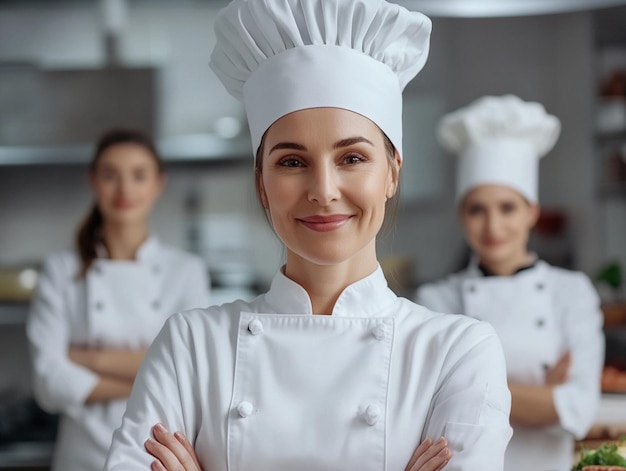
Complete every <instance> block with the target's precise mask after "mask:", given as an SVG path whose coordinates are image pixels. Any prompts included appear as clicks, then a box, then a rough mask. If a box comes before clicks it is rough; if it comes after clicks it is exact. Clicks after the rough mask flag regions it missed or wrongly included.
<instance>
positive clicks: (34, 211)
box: [0, 0, 626, 391]
mask: <svg viewBox="0 0 626 471" xmlns="http://www.w3.org/2000/svg"><path fill="white" fill-rule="evenodd" d="M103 3H106V2H96V1H85V0H82V1H69V0H66V1H57V0H55V1H47V2H44V1H29V0H21V1H0V268H1V267H5V268H6V269H12V268H13V267H20V266H28V265H33V266H36V265H37V264H38V263H40V262H41V260H42V259H43V257H45V256H46V254H48V253H49V252H51V251H55V250H59V249H64V248H67V247H69V246H71V244H72V238H73V235H74V229H75V227H76V226H77V224H78V222H79V221H80V219H81V218H82V216H83V215H84V214H85V212H86V211H87V209H88V207H89V206H90V204H91V197H90V192H89V189H88V186H87V181H86V177H85V173H86V162H87V161H88V160H89V158H90V154H89V144H90V143H91V142H92V141H93V139H95V137H96V133H95V132H92V130H94V129H97V127H98V126H99V122H98V119H100V117H102V116H108V117H109V118H106V119H110V116H114V115H115V109H117V110H118V111H119V112H120V116H125V117H126V118H121V119H130V118H129V116H131V115H132V119H134V120H135V121H136V123H137V124H140V125H143V126H144V127H150V130H152V131H153V132H154V135H155V136H156V137H157V139H158V141H159V143H160V145H161V148H162V149H164V150H165V151H166V152H165V156H166V158H167V170H168V185H167V188H166V190H165V192H164V194H163V196H162V198H161V200H160V202H159V203H158V206H157V208H156V212H155V214H154V218H153V227H154V231H155V232H156V233H157V234H158V236H159V237H160V238H161V239H163V240H164V241H166V242H168V243H171V244H174V245H176V246H179V247H182V248H185V249H188V250H193V251H196V252H199V253H201V254H202V255H203V256H204V257H205V258H206V259H207V263H208V264H209V266H210V267H211V268H212V271H211V274H212V276H213V279H214V283H215V285H216V286H215V287H216V289H217V290H216V293H218V294H219V293H221V295H222V296H228V295H230V294H231V293H233V292H234V291H233V290H235V289H239V290H240V292H241V293H243V294H244V295H248V294H253V293H254V292H255V291H256V290H258V289H261V288H263V287H264V286H266V285H267V284H268V283H269V281H270V279H271V277H272V276H273V274H274V273H275V271H276V270H277V268H278V267H279V265H280V261H281V257H282V250H281V247H280V244H279V243H278V241H277V239H276V238H275V237H274V236H273V234H272V233H271V231H270V230H269V228H268V226H267V224H266V222H265V220H264V218H263V216H262V213H261V210H260V207H259V205H258V203H257V201H256V198H255V195H254V185H253V178H252V177H253V172H252V166H253V162H252V151H251V149H250V146H249V142H248V138H247V134H246V123H245V117H244V113H243V110H242V108H241V106H240V105H239V104H238V102H236V101H235V100H234V99H233V98H231V97H230V96H229V95H227V93H226V92H225V91H224V90H223V88H222V86H221V85H220V84H219V83H218V80H217V78H216V77H215V76H214V75H213V73H212V72H211V71H210V69H209V68H208V60H209V55H210V51H211V49H212V45H213V43H214V37H213V32H212V29H213V21H214V19H215V15H216V13H217V11H218V9H219V8H220V6H221V5H222V4H223V2H219V1H200V0H197V1H193V0H181V1H164V0H159V1H145V0H144V1H141V0H136V1H127V2H126V3H121V2H114V3H116V4H118V5H117V7H119V6H120V5H121V6H122V7H124V8H122V10H119V9H116V7H115V5H114V9H113V11H108V13H107V10H106V8H104V9H103ZM416 3H419V2H416ZM422 3H423V4H424V5H428V2H427V1H424V2H422ZM437 3H439V4H440V5H443V2H441V0H433V1H432V2H430V4H431V5H435V4H437ZM457 3H458V2H457ZM478 3H481V2H478ZM512 3H516V2H512ZM544 3H545V4H549V3H550V2H547V1H546V2H544ZM555 3H559V2H555ZM562 3H563V4H566V5H567V4H568V3H569V4H570V5H574V4H576V2H562ZM597 3H598V4H601V3H603V2H601V1H599V2H597ZM605 3H613V4H617V3H626V2H605ZM567 8H569V7H567ZM570 9H571V8H570ZM424 11H425V12H427V13H428V10H427V9H426V8H424ZM107 15H108V16H107ZM433 20H434V27H433V36H432V44H431V55H430V58H429V60H428V63H427V65H426V67H425V69H424V71H423V72H422V73H421V74H420V75H418V77H417V78H416V79H415V80H414V81H413V82H412V83H410V84H409V86H408V87H407V90H406V92H405V164H404V167H405V168H404V171H403V181H402V188H401V192H402V198H401V206H400V210H399V212H398V214H397V221H396V227H395V230H394V232H393V233H392V234H391V235H389V236H387V237H386V238H384V239H382V240H381V241H380V254H381V256H382V257H383V258H384V259H385V262H386V266H387V267H389V270H390V271H393V273H394V274H393V277H392V281H393V284H394V286H396V287H397V288H398V289H399V290H403V291H404V293H405V294H406V293H410V292H411V290H412V289H413V288H414V287H415V286H416V285H417V284H418V283H421V282H423V281H428V280H432V279H436V278H439V277H441V276H443V275H445V274H446V273H448V272H450V271H452V270H456V269H458V268H459V267H460V264H461V263H462V260H463V259H464V257H465V256H466V248H465V245H464V242H463V238H462V233H461V230H460V227H459V225H458V223H457V218H456V213H455V209H454V206H453V188H454V185H453V182H454V171H453V169H454V159H453V158H452V157H450V156H447V155H446V154H445V153H444V152H443V151H442V150H441V149H440V148H439V146H438V145H437V143H436V141H435V138H434V130H435V125H436V122H437V120H438V119H439V117H441V116H442V115H443V114H444V113H445V112H447V111H449V110H451V109H454V108H457V107H459V106H462V105H465V104H467V103H468V102H470V101H472V100H474V99H476V98H478V97H480V96H482V95H484V94H496V95H498V94H505V93H514V94H517V95H519V96H520V97H522V98H524V99H527V100H536V101H539V102H541V103H543V104H544V105H545V107H546V108H547V110H548V111H549V112H551V113H553V114H555V115H557V116H558V117H560V119H561V121H562V124H563V132H562V135H561V138H560V140H559V142H558V144H557V145H556V147H555V149H554V150H553V151H552V152H551V153H550V154H549V155H548V157H547V158H545V159H543V160H542V162H541V170H540V196H541V201H542V204H543V206H544V207H545V208H546V209H547V210H548V211H547V213H546V216H547V217H546V222H545V228H546V229H545V230H544V231H543V233H538V234H536V235H535V236H534V239H533V246H534V247H536V249H537V250H538V252H539V254H540V255H541V256H544V257H545V258H547V259H548V260H550V261H554V262H555V263H558V264H562V265H567V266H569V267H572V268H576V269H581V270H583V271H585V272H586V273H587V274H589V275H590V276H592V277H594V276H595V275H596V274H597V273H598V271H599V270H600V269H601V268H602V267H603V266H605V265H606V264H607V263H610V262H612V261H619V262H620V263H621V265H622V266H623V267H626V182H625V181H626V170H624V175H622V176H621V177H620V178H622V181H621V183H620V181H619V180H620V178H618V177H616V174H614V173H611V172H613V170H610V169H614V168H615V167H610V166H608V165H609V163H608V162H609V160H608V158H607V146H608V147H611V146H614V147H615V148H616V149H618V150H619V149H620V148H621V147H623V146H624V145H625V143H626V107H625V108H624V110H622V111H620V110H621V108H620V106H621V107H624V103H623V102H624V100H626V98H625V97H622V99H621V102H620V99H615V100H612V103H611V105H610V106H609V107H608V108H607V107H606V102H607V101H606V99H605V98H602V97H600V96H599V88H600V85H601V83H602V82H603V81H605V80H607V79H608V77H609V75H610V74H611V73H612V72H615V71H619V70H622V71H624V70H626V7H614V8H602V9H598V10H596V11H585V10H583V11H566V12H561V13H550V14H544V15H523V16H516V17H481V18H459V17H454V16H447V17H439V16H434V17H433ZM107 31H108V33H109V35H108V38H109V39H108V45H109V49H108V51H109V52H108V54H107V52H106V47H105V44H106V43H107V41H105V36H106V35H105V33H106V32H107ZM138 69H141V70H143V71H144V72H143V73H144V78H143V79H141V80H144V82H141V81H140V82H139V85H137V87H138V88H135V89H133V90H131V91H130V92H124V91H122V90H121V89H118V90H116V89H115V87H113V86H111V85H110V84H111V83H115V80H118V79H111V80H109V81H107V80H108V79H105V78H102V79H101V80H103V81H102V84H103V85H102V87H101V88H98V89H97V90H99V91H98V92H97V93H93V92H92V91H90V90H93V88H91V89H90V88H88V87H87V88H86V89H85V90H83V91H82V92H81V91H80V89H79V88H80V87H77V89H76V95H75V97H76V98H75V102H71V100H72V95H69V100H70V101H68V100H67V99H66V97H65V96H64V97H63V100H60V99H59V97H55V96H52V95H50V94H49V93H40V92H41V90H46V89H45V88H41V84H40V82H37V80H40V78H38V79H37V80H35V79H33V78H32V77H35V76H36V77H39V75H37V74H42V73H45V72H50V73H51V74H54V73H55V72H59V71H61V70H65V71H68V70H69V71H78V70H82V71H87V74H89V73H92V74H93V72H94V71H95V70H99V71H100V72H101V75H102V77H105V76H106V75H107V74H109V75H111V76H114V75H115V74H116V73H118V74H119V73H120V70H125V71H129V70H130V71H132V70H135V71H136V72H137V75H138V76H139V75H141V74H142V72H140V71H138ZM116 71H117V72H116ZM16 74H17V75H16ZM19 74H25V75H23V76H24V77H31V79H28V80H21V81H18V82H16V81H15V77H20V75H19ZM29 74H30V75H29ZM44 75H45V74H44ZM29 80H31V82H29ZM90 80H92V83H98V82H97V81H98V80H100V79H97V78H96V79H94V78H93V77H92V78H91V79H90ZM93 80H95V81H96V82H93ZM105 82H106V83H105ZM16 83H17V84H19V86H18V87H17V88H10V87H9V85H10V84H11V86H14V85H15V84H16ZM142 83H143V85H141V84H142ZM37 84H39V85H37ZM107 84H108V85H107ZM28 87H31V88H30V89H29V88H28ZM37 87H39V88H37ZM151 87H152V88H151ZM58 88H59V89H62V87H58ZM51 89H54V88H51ZM29 90H32V93H31V92H30V91H29ZM130 93H134V94H135V95H130ZM120 97H121V98H120ZM133 97H134V98H136V100H137V101H138V102H139V104H140V105H143V107H144V108H143V112H142V111H141V110H139V111H138V110H136V109H132V108H133V106H132V103H133V99H134V98H133ZM140 100H141V101H140ZM615 102H617V103H618V105H617V107H615V106H614V103H615ZM619 103H621V105H619ZM135 105H137V103H135ZM607 110H608V111H607ZM616 110H617V111H616ZM133 113H135V114H133ZM146 113H147V115H146ZM603 113H604V114H603ZM620 113H623V115H624V117H623V122H622V118H621V116H622V114H620ZM607 123H608V124H607ZM598 126H605V127H604V128H603V129H604V130H605V131H608V132H609V133H610V138H606V137H603V135H602V134H601V133H600V132H599V129H598ZM611 126H614V127H613V128H611ZM621 126H623V129H622V128H621ZM238 127H241V130H240V131H238ZM620 129H621V131H620ZM622 152H623V154H625V155H626V149H623V150H622ZM624 162H626V159H624ZM623 165H624V166H626V163H623ZM607 168H608V169H609V170H608V171H607ZM610 180H617V181H612V182H611V181H610ZM609 184H610V185H609ZM549 216H552V218H553V219H550V217H549ZM563 216H565V218H566V225H565V226H564V228H563V226H561V225H560V224H558V223H557V224H556V226H553V225H551V224H550V222H551V221H552V222H554V220H556V221H557V222H558V221H562V218H563ZM555 227H556V229H554V228H555ZM552 229H554V230H552ZM621 294H622V296H623V295H624V292H623V289H622V293H621ZM3 312H4V311H3V310H2V309H0V391H2V390H3V389H6V388H9V387H10V388H14V389H15V388H17V389H19V390H23V391H28V390H29V387H30V386H29V383H30V380H29V377H28V359H27V351H26V344H25V339H24V335H23V323H22V322H21V321H20V319H19V318H17V319H16V317H15V316H10V317H8V318H6V319H5V320H3V317H2V316H3V314H2V313H3Z"/></svg>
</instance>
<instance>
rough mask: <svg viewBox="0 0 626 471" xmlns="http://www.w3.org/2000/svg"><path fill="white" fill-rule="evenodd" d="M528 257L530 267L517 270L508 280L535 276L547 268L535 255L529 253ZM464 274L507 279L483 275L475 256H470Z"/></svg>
mask: <svg viewBox="0 0 626 471" xmlns="http://www.w3.org/2000/svg"><path fill="white" fill-rule="evenodd" d="M530 256H531V257H530V261H531V265H530V266H528V267H524V268H522V269H520V270H518V271H517V272H515V273H514V274H513V275H511V276H510V278H513V277H516V276H520V275H528V276H535V275H537V274H541V273H543V272H544V271H545V267H546V266H547V264H546V262H544V261H543V260H541V259H540V258H539V257H537V254H536V253H534V252H531V253H530ZM466 273H467V275H468V276H469V277H470V278H509V277H505V276H497V275H485V273H484V272H483V271H482V270H481V268H480V266H479V263H478V257H476V256H475V255H472V258H471V259H470V263H469V265H468V267H467V270H466Z"/></svg>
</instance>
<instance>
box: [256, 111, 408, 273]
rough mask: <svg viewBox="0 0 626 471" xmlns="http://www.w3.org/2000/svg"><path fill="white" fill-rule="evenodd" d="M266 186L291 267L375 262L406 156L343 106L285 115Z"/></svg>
mask: <svg viewBox="0 0 626 471" xmlns="http://www.w3.org/2000/svg"><path fill="white" fill-rule="evenodd" d="M259 157H260V158H261V159H262V160H261V162H259V163H258V165H257V171H258V172H259V175H258V178H259V181H258V187H259V193H260V198H261V201H262V203H263V206H264V207H265V208H266V209H267V210H268V212H269V216H270V219H271V221H272V225H273V227H274V230H275V231H276V233H277V234H278V236H279V237H280V239H281V240H282V242H283V243H284V244H285V246H286V248H287V269H289V266H290V264H291V265H293V264H300V263H312V264H315V265H323V266H329V265H337V264H342V263H354V264H356V265H359V266H368V268H365V269H366V270H371V269H372V268H373V267H375V266H376V265H375V264H376V263H377V261H376V249H375V239H376V234H377V233H378V231H379V229H380V227H381V225H382V223H383V219H384V215H385V204H386V202H387V200H388V199H389V198H391V197H392V196H393V195H394V193H395V191H396V188H397V183H398V170H399V168H400V159H399V157H398V156H397V154H395V155H394V156H393V157H392V158H390V156H389V150H388V145H386V143H385V137H384V135H383V133H382V132H381V131H380V129H379V128H378V127H377V126H376V125H375V124H374V123H372V122H371V121H370V120H369V119H367V118H364V117H363V116H361V115H358V114H356V113H353V112H350V111H346V110H343V109H338V108H313V109H306V110H301V111H296V112H294V113H290V114H288V115H286V116H283V117H282V118H280V119H279V120H277V121H276V122H275V123H274V124H272V126H271V127H270V128H269V129H268V131H267V133H266V135H265V137H264V141H263V144H262V151H261V152H260V155H259Z"/></svg>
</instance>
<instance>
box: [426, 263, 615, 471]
mask: <svg viewBox="0 0 626 471" xmlns="http://www.w3.org/2000/svg"><path fill="white" fill-rule="evenodd" d="M417 302H418V303H420V304H423V305H424V306H426V307H428V308H430V309H436V310H440V311H443V312H455V313H463V314H467V315H468V316H471V317H473V318H476V319H480V320H484V321H487V322H489V323H490V324H492V325H493V326H494V328H495V329H496V332H497V333H498V335H499V336H500V340H501V341H502V345H503V347H504V354H505V356H506V363H507V374H508V378H509V381H510V382H511V383H518V384H527V385H541V384H545V371H546V369H548V368H549V367H551V366H553V365H554V364H556V362H557V361H558V359H559V358H560V357H561V356H562V355H563V354H564V353H565V352H567V351H570V352H571V353H572V364H571V367H570V371H569V378H568V380H567V382H566V383H564V384H562V385H560V386H557V387H556V388H555V389H554V404H555V407H556V410H557V413H558V416H559V424H558V425H555V426H551V427H546V428H542V429H540V428H525V427H521V426H516V425H515V424H514V427H513V438H512V439H511V443H510V444H509V448H508V449H507V452H506V456H505V468H504V469H505V470H506V471H531V470H532V471H569V470H570V469H571V467H572V460H573V455H574V439H575V438H578V439H581V438H583V437H584V436H585V434H586V433H587V431H588V430H589V428H590V426H591V425H592V422H593V419H594V417H595V414H596V411H597V407H598V404H599V400H600V374H601V370H602V365H603V363H604V336H603V334H602V314H601V312H600V308H599V299H598V296H597V294H596V292H595V290H594V288H593V286H592V284H591V282H590V281H589V279H588V278H587V276H585V275H584V274H583V273H580V272H573V271H569V270H564V269H561V268H556V267H553V266H550V265H548V264H547V263H545V262H544V261H541V260H539V261H537V262H536V263H535V265H534V266H533V267H532V268H528V269H525V270H522V271H520V272H518V273H517V274H515V275H513V276H506V277H499V276H483V274H482V273H481V271H480V269H479V268H478V266H477V264H476V262H475V261H472V262H471V263H470V266H469V267H468V268H467V269H466V270H464V271H462V272H460V273H457V274H454V275H451V276H449V277H447V278H446V279H444V280H442V281H440V282H437V283H433V284H427V285H424V286H423V287H421V288H420V289H419V290H418V293H417Z"/></svg>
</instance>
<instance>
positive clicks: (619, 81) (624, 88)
mask: <svg viewBox="0 0 626 471" xmlns="http://www.w3.org/2000/svg"><path fill="white" fill-rule="evenodd" d="M600 96H604V97H616V96H619V97H624V96H626V70H616V71H614V72H613V73H612V74H611V75H610V76H609V77H608V78H607V79H606V80H603V81H602V83H601V85H600Z"/></svg>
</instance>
